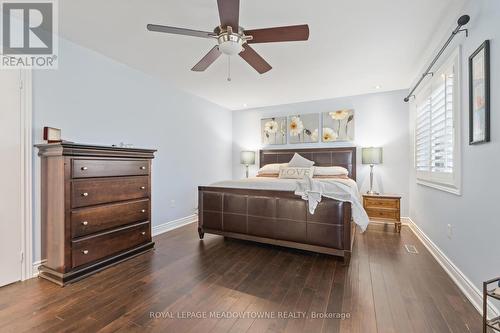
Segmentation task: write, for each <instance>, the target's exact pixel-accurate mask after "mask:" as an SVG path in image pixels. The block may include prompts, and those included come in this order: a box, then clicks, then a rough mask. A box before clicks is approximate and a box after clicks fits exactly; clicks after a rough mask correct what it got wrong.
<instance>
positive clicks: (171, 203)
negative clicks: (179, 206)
mask: <svg viewBox="0 0 500 333" xmlns="http://www.w3.org/2000/svg"><path fill="white" fill-rule="evenodd" d="M170 207H171V208H174V207H175V200H170Z"/></svg>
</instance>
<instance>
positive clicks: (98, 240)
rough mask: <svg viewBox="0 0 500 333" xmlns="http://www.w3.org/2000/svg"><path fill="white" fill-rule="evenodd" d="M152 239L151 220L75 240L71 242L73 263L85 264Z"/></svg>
mask: <svg viewBox="0 0 500 333" xmlns="http://www.w3.org/2000/svg"><path fill="white" fill-rule="evenodd" d="M150 241H151V228H150V225H149V222H145V223H141V224H137V225H133V226H130V227H125V228H122V229H119V230H117V231H111V232H106V233H102V234H100V235H96V236H89V237H86V238H82V239H79V240H74V241H72V242H71V253H72V255H71V257H72V265H73V267H77V266H81V265H85V264H88V263H91V262H93V261H96V260H99V259H102V258H106V257H108V256H111V255H113V254H117V253H119V252H123V251H125V250H128V249H130V248H133V247H135V246H138V245H141V244H143V243H147V242H150Z"/></svg>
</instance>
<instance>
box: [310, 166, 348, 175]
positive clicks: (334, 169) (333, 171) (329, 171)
mask: <svg viewBox="0 0 500 333" xmlns="http://www.w3.org/2000/svg"><path fill="white" fill-rule="evenodd" d="M348 174H349V171H348V170H347V169H346V168H343V167H339V166H331V167H314V176H315V177H316V176H341V175H344V176H347V175H348Z"/></svg>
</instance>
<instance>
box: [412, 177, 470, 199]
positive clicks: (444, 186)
mask: <svg viewBox="0 0 500 333" xmlns="http://www.w3.org/2000/svg"><path fill="white" fill-rule="evenodd" d="M417 184H419V185H423V186H427V187H432V188H435V189H437V190H441V191H444V192H448V193H452V194H455V195H462V191H461V190H460V188H458V187H455V186H453V185H449V184H440V183H434V182H431V181H428V180H423V179H417Z"/></svg>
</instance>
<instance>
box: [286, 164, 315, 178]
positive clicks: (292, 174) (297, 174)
mask: <svg viewBox="0 0 500 333" xmlns="http://www.w3.org/2000/svg"><path fill="white" fill-rule="evenodd" d="M312 174H313V168H312V167H311V168H296V167H289V166H288V167H281V168H280V175H279V178H282V179H304V178H307V177H311V176H312Z"/></svg>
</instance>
